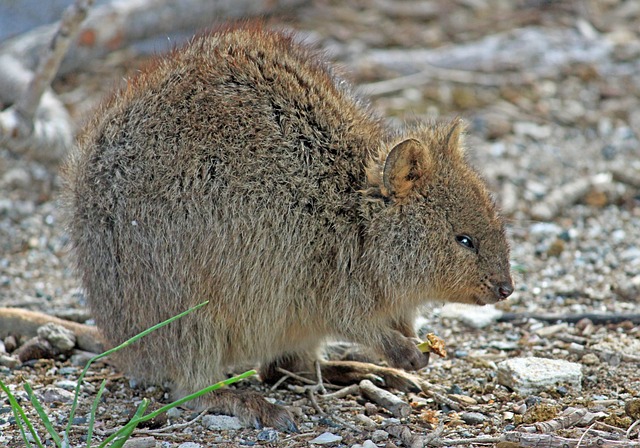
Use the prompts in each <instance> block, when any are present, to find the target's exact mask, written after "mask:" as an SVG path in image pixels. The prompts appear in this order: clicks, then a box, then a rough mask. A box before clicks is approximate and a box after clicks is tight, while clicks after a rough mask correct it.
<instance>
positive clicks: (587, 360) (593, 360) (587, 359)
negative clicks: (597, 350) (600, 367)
mask: <svg viewBox="0 0 640 448" xmlns="http://www.w3.org/2000/svg"><path fill="white" fill-rule="evenodd" d="M580 362H581V363H582V364H584V365H585V366H592V365H595V364H599V363H600V358H598V355H596V354H594V353H587V354H585V355H584V356H583V357H582V359H580Z"/></svg>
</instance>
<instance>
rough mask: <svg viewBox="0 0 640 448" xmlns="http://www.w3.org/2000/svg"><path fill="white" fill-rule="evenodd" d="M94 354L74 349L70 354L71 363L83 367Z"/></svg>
mask: <svg viewBox="0 0 640 448" xmlns="http://www.w3.org/2000/svg"><path fill="white" fill-rule="evenodd" d="M94 356H96V354H95V353H92V352H86V351H84V350H74V351H73V355H71V358H70V361H71V365H73V366H76V367H84V366H86V365H87V363H88V362H89V360H90V359H91V358H93V357H94Z"/></svg>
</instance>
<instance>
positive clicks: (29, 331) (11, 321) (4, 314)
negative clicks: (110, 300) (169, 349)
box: [0, 308, 104, 353]
mask: <svg viewBox="0 0 640 448" xmlns="http://www.w3.org/2000/svg"><path fill="white" fill-rule="evenodd" d="M50 322H52V323H55V324H57V325H60V326H62V327H64V328H66V329H67V330H70V331H72V332H73V333H74V334H75V335H76V341H77V345H78V348H80V349H82V350H86V351H89V352H93V353H102V352H103V351H104V344H103V342H102V339H101V336H100V332H99V331H98V329H97V328H96V327H93V326H91V325H84V324H79V323H77V322H72V321H70V320H64V319H59V318H57V317H54V316H49V315H48V314H44V313H39V312H36V311H29V310H23V309H20V308H0V338H5V337H7V336H8V335H11V334H13V335H22V336H27V337H35V336H37V335H38V328H40V327H41V326H42V325H45V324H47V323H50Z"/></svg>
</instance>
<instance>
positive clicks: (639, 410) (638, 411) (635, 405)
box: [624, 398, 640, 421]
mask: <svg viewBox="0 0 640 448" xmlns="http://www.w3.org/2000/svg"><path fill="white" fill-rule="evenodd" d="M624 412H626V413H627V415H628V416H629V417H631V418H632V419H633V420H634V421H637V420H640V398H633V399H631V400H629V401H627V402H626V403H625V404H624Z"/></svg>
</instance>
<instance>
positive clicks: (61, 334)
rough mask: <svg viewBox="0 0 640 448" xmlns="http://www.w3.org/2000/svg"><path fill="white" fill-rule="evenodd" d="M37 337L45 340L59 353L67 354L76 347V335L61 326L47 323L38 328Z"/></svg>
mask: <svg viewBox="0 0 640 448" xmlns="http://www.w3.org/2000/svg"><path fill="white" fill-rule="evenodd" d="M38 336H40V337H41V338H42V339H46V340H47V341H49V342H50V343H51V345H53V346H54V347H55V348H57V349H58V350H60V351H61V352H68V351H69V350H71V349H72V348H73V347H75V345H76V335H75V334H74V333H73V331H71V330H67V329H66V328H64V327H63V326H61V325H56V324H54V323H48V324H45V325H43V326H41V327H40V328H38Z"/></svg>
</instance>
